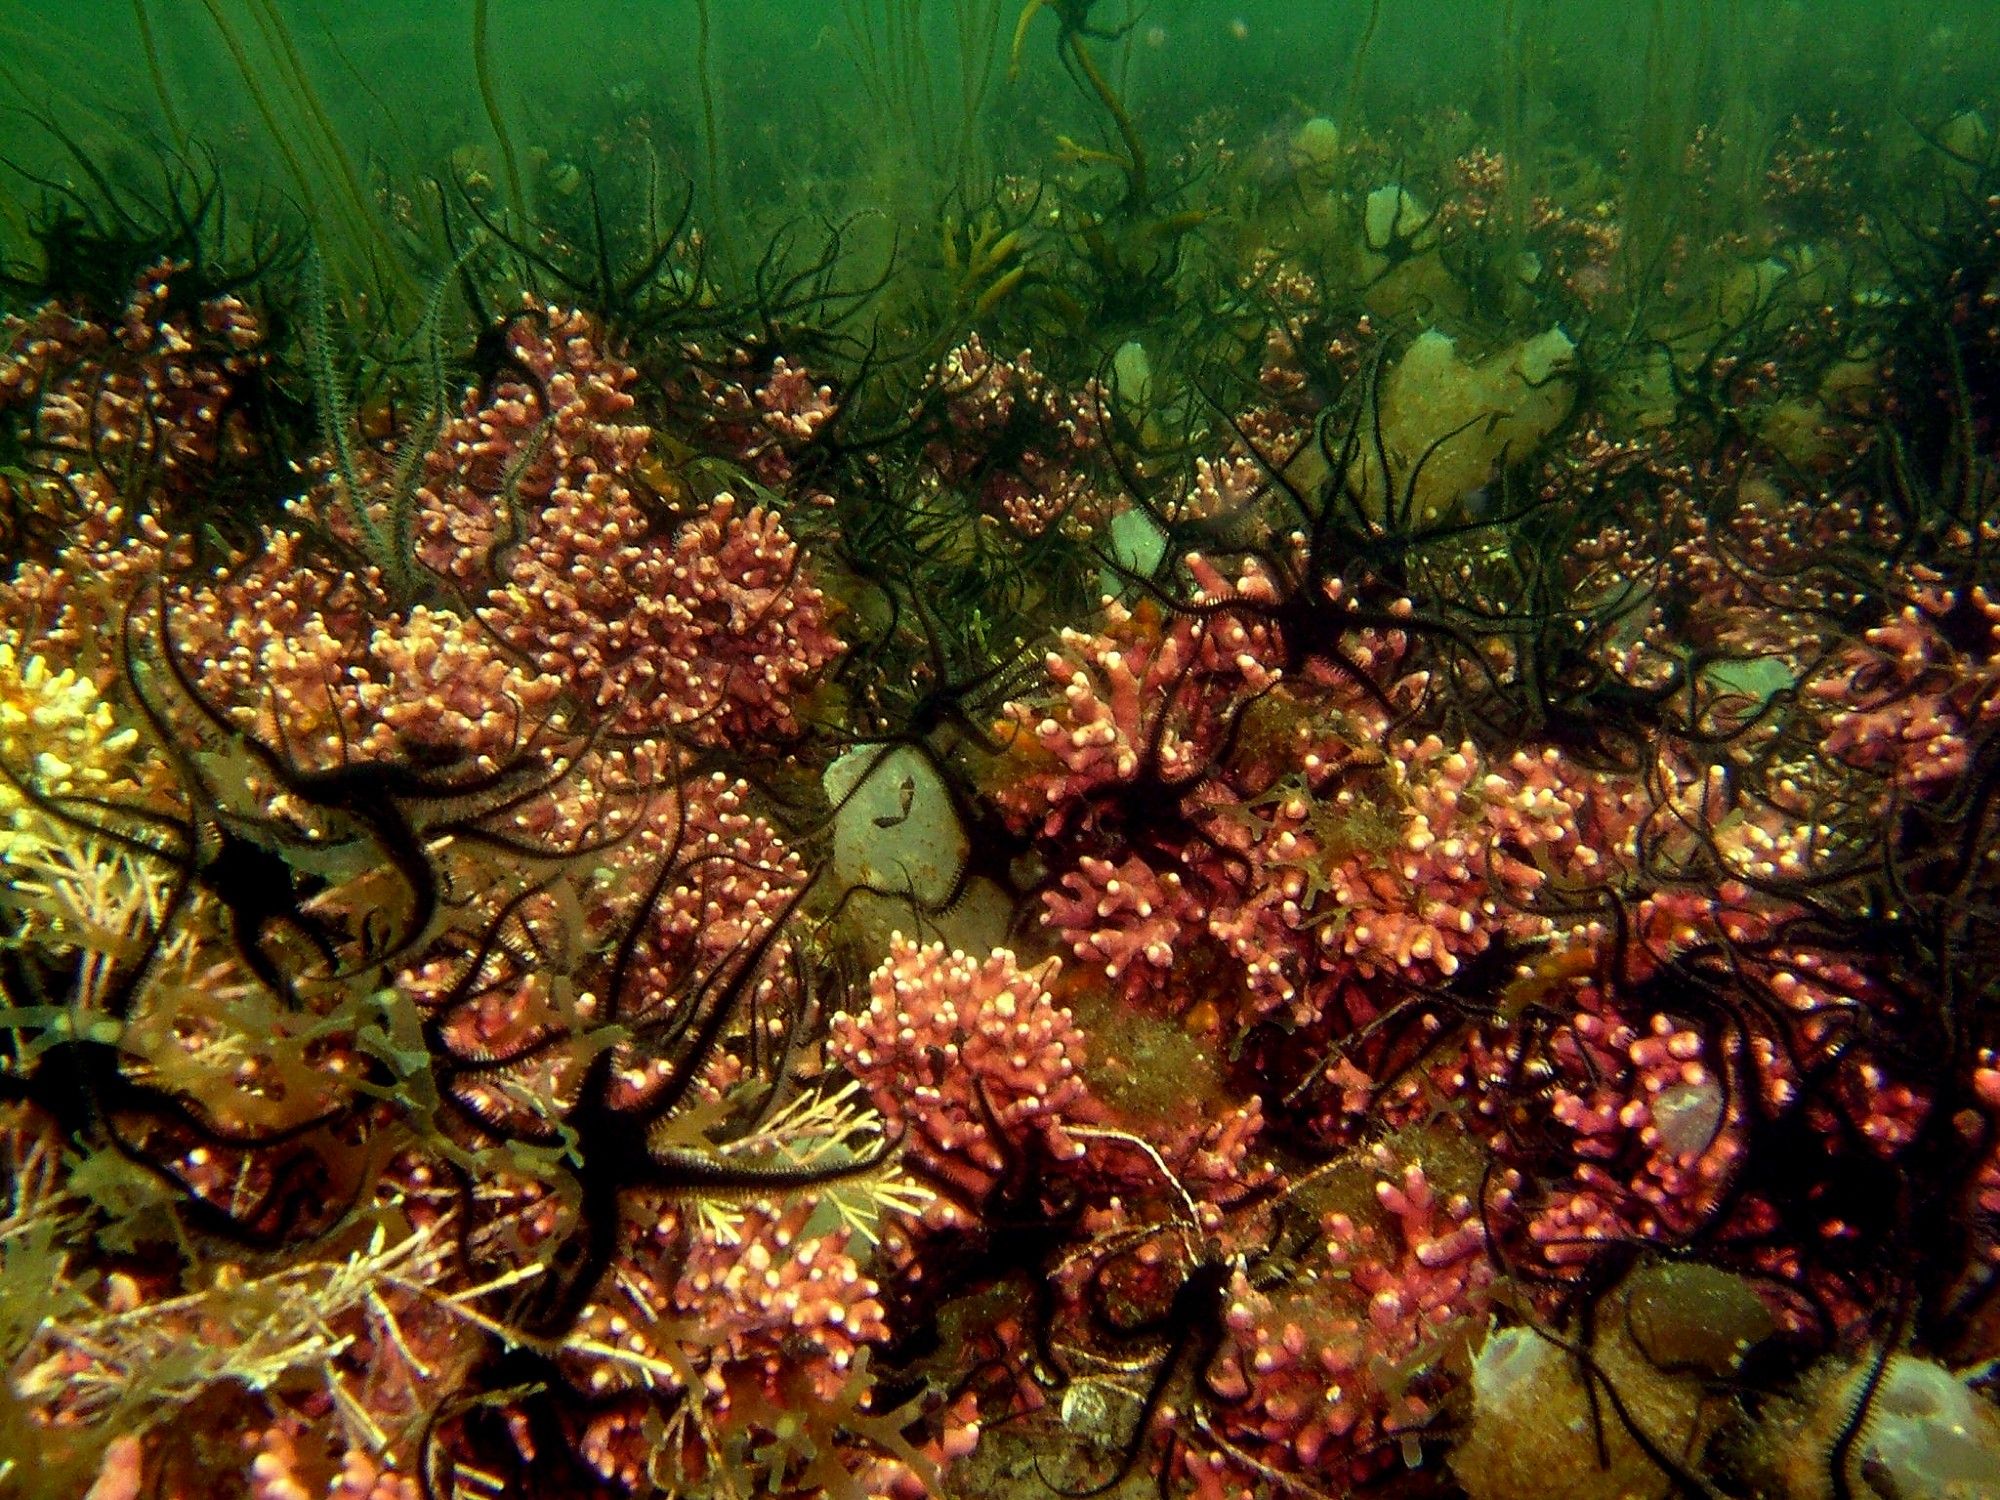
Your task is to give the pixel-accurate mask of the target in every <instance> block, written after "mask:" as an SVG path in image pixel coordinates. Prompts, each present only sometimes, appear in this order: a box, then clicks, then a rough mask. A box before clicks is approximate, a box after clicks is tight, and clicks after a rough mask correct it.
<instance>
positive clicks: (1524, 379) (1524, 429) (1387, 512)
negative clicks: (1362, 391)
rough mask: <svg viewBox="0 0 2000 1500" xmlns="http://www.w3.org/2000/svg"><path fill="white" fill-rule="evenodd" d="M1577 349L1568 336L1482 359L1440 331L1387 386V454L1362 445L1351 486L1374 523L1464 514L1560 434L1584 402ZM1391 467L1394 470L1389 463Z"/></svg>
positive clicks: (1383, 397)
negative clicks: (1473, 498)
mask: <svg viewBox="0 0 2000 1500" xmlns="http://www.w3.org/2000/svg"><path fill="white" fill-rule="evenodd" d="M1575 358H1576V346H1575V345H1574V344H1572V343H1571V342H1570V340H1569V336H1568V335H1567V334H1565V333H1564V332H1563V331H1562V329H1560V328H1551V329H1549V330H1548V331H1547V332H1546V333H1542V334H1538V335H1536V336H1535V337H1534V338H1531V339H1526V340H1523V341H1522V342H1521V343H1518V344H1515V345H1513V346H1511V347H1509V348H1506V349H1502V350H1500V351H1499V352H1498V353H1496V354H1493V355H1491V356H1489V357H1488V358H1486V359H1484V360H1481V361H1479V362H1478V363H1477V364H1474V363H1472V362H1469V361H1468V360H1466V359H1465V358H1464V357H1463V356H1462V355H1461V354H1460V353H1459V352H1458V348H1457V346H1456V345H1455V344H1454V343H1453V342H1452V340H1451V339H1450V338H1448V337H1447V336H1446V335H1444V334H1443V333H1440V332H1438V331H1437V330H1436V329H1432V330H1430V331H1429V332H1427V333H1425V334H1423V335H1422V336H1421V337H1419V338H1418V339H1417V340H1416V342H1414V343H1413V344H1411V345H1410V347H1409V349H1408V350H1407V351H1405V353H1404V355H1403V357H1402V358H1401V359H1400V360H1398V361H1397V363H1396V365H1395V367H1394V368H1393V369H1391V370H1390V371H1389V373H1388V375H1387V376H1385V377H1384V378H1383V381H1382V387H1381V391H1380V393H1379V396H1378V398H1377V401H1378V406H1377V414H1378V415H1379V421H1380V429H1381V435H1382V443H1381V450H1382V451H1381V453H1380V454H1378V453H1377V451H1376V448H1375V444H1374V443H1373V442H1372V441H1370V442H1367V443H1363V444H1362V445H1361V451H1360V453H1359V454H1358V455H1357V457H1356V461H1355V464H1354V469H1353V472H1352V473H1351V474H1349V476H1348V485H1349V488H1350V490H1351V491H1352V493H1353V494H1354V495H1355V497H1356V499H1357V500H1358V501H1359V502H1360V504H1361V506H1362V508H1363V509H1364V510H1365V511H1366V512H1367V513H1368V515H1369V516H1371V517H1373V518H1375V519H1377V520H1382V521H1386V522H1388V523H1389V524H1390V525H1392V526H1406V525H1432V524H1435V523H1437V522H1440V521H1443V520H1446V519H1447V518H1449V517H1451V516H1453V515H1455V514H1457V513H1458V512H1459V510H1460V508H1461V506H1462V504H1463V502H1464V501H1465V498H1466V497H1467V496H1468V495H1470V494H1472V493H1473V492H1474V491H1475V490H1478V489H1479V488H1480V487H1481V486H1483V485H1485V484H1487V483H1489V482H1490V481H1491V480H1492V479H1493V478H1494V476H1495V475H1496V474H1497V473H1498V471H1499V469H1500V466H1501V465H1502V464H1504V463H1506V462H1509V461H1511V460H1515V459H1518V458H1520V457H1521V456H1522V455H1524V454H1526V453H1527V452H1529V451H1530V450H1531V449H1533V448H1534V446H1535V445H1536V444H1537V443H1539V442H1541V441H1542V439H1543V438H1545V437H1547V436H1548V435H1549V433H1551V432H1552V431H1554V430H1555V427H1556V424H1557V423H1559V422H1561V421H1562V419H1563V418H1564V417H1566V416H1568V415H1569V410H1570V407H1571V405H1572V404H1573V403H1574V402H1575V400H1576V384H1575V381H1574V379H1573V378H1572V373H1571V372H1572V371H1573V368H1574V364H1575ZM1383 456H1386V458H1387V460H1388V467H1387V472H1386V473H1385V472H1384V469H1383V464H1382V458H1383Z"/></svg>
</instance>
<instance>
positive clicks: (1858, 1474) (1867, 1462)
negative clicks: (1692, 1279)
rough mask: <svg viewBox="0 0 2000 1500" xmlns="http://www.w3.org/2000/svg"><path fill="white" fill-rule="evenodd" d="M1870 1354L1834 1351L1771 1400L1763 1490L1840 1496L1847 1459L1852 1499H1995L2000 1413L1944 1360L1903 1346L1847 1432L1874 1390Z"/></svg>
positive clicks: (1815, 1499)
mask: <svg viewBox="0 0 2000 1500" xmlns="http://www.w3.org/2000/svg"><path fill="white" fill-rule="evenodd" d="M1869 1370H1870V1362H1869V1361H1866V1360H1863V1361H1859V1362H1855V1361H1849V1360H1841V1359H1833V1360H1827V1361H1824V1362H1823V1363H1821V1364H1820V1365H1818V1366H1816V1367H1815V1368H1814V1369H1812V1370H1811V1371H1809V1372H1807V1374H1806V1376H1805V1378H1804V1379H1803V1380H1802V1381H1801V1382H1800V1383H1799V1387H1798V1389H1797V1391H1796V1393H1794V1394H1793V1395H1792V1396H1791V1397H1789V1398H1787V1399H1780V1400H1775V1401H1773V1402H1771V1403H1769V1406H1768V1409H1767V1414H1766V1417H1765V1420H1764V1423H1763V1425H1762V1426H1761V1427H1760V1428H1759V1429H1758V1431H1757V1434H1756V1438H1755V1441H1754V1442H1753V1443H1752V1444H1751V1445H1750V1452H1751V1454H1752V1455H1753V1458H1752V1461H1751V1462H1750V1463H1749V1464H1748V1465H1746V1467H1749V1468H1751V1469H1752V1470H1753V1471H1754V1472H1755V1473H1756V1476H1757V1478H1758V1479H1760V1480H1761V1481H1762V1483H1763V1487H1764V1491H1765V1492H1767V1493H1769V1494H1771V1495H1773V1496H1774V1497H1782V1500H1831V1497H1833V1496H1834V1495H1835V1494H1837V1493H1840V1492H1841V1491H1840V1490H1839V1489H1838V1488H1837V1487H1836V1485H1835V1482H1834V1466H1835V1464H1836V1463H1838V1462H1841V1461H1842V1459H1843V1458H1844V1463H1845V1467H1846V1470H1847V1475H1846V1479H1847V1483H1846V1486H1845V1493H1846V1494H1848V1495H1850V1496H1852V1497H1853V1500H1918V1497H1922V1500H1992V1497H1994V1496H2000V1411H1996V1410H1995V1409H1994V1407H1993V1406H1992V1405H1991V1404H1990V1403H1989V1402H1987V1401H1986V1400H1984V1399H1983V1398H1982V1397H1980V1396H1979V1395H1978V1394H1977V1393H1975V1392H1974V1391H1973V1390H1972V1388H1971V1387H1970V1386H1968V1385H1967V1384H1966V1383H1965V1382H1964V1381H1963V1380H1961V1379H1960V1378H1959V1377H1958V1376H1956V1375H1954V1374H1953V1373H1952V1372H1951V1371H1950V1370H1947V1369H1946V1368H1945V1367H1944V1366H1943V1365H1939V1364H1933V1363H1932V1362H1931V1361H1930V1360H1927V1359H1919V1358H1917V1357H1916V1356H1915V1355H1911V1354H1898V1355H1895V1356H1894V1357H1893V1358H1891V1359H1890V1360H1889V1361H1888V1362H1887V1363H1886V1364H1885V1365H1883V1367H1882V1374H1881V1378H1880V1380H1879V1381H1878V1382H1877V1383H1876V1388H1875V1394H1874V1398H1873V1400H1871V1401H1870V1402H1869V1403H1868V1410H1867V1412H1866V1413H1865V1414H1864V1416H1863V1419H1862V1422H1861V1425H1860V1427H1859V1429H1858V1431H1856V1432H1855V1433H1854V1435H1853V1437H1852V1438H1851V1439H1850V1440H1849V1441H1848V1442H1847V1444H1846V1447H1845V1450H1844V1453H1843V1452H1841V1451H1840V1450H1841V1440H1842V1436H1843V1434H1844V1433H1846V1432H1847V1431H1848V1430H1849V1428H1850V1426H1851V1424H1852V1423H1853V1421H1854V1415H1855V1412H1856V1409H1857V1408H1858V1407H1859V1406H1860V1404H1861V1400H1862V1397H1863V1396H1864V1395H1865V1394H1866V1392H1867V1381H1868V1374H1869Z"/></svg>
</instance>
